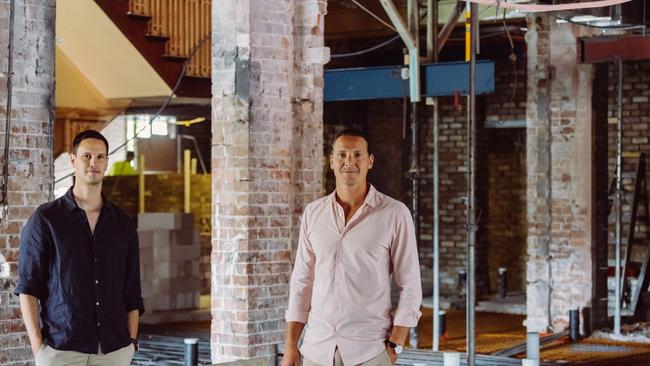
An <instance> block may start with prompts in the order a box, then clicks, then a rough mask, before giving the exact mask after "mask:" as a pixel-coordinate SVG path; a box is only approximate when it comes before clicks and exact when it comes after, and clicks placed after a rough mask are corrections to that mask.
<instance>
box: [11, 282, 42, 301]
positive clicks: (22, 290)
mask: <svg viewBox="0 0 650 366" xmlns="http://www.w3.org/2000/svg"><path fill="white" fill-rule="evenodd" d="M20 294H25V295H31V296H34V297H35V298H37V299H40V298H41V297H42V295H43V294H42V293H41V291H40V289H37V288H36V287H34V286H29V285H25V284H19V285H18V286H16V289H15V290H14V295H16V296H19V295H20Z"/></svg>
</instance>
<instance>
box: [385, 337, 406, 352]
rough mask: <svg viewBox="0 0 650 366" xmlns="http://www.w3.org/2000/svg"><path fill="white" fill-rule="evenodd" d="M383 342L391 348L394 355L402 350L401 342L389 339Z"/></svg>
mask: <svg viewBox="0 0 650 366" xmlns="http://www.w3.org/2000/svg"><path fill="white" fill-rule="evenodd" d="M384 343H385V344H386V346H388V347H390V348H392V349H393V351H394V352H395V354H396V355H399V354H400V353H402V351H404V347H402V345H401V344H397V343H393V342H391V341H390V339H387V340H385V341H384Z"/></svg>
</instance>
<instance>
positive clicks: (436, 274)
mask: <svg viewBox="0 0 650 366" xmlns="http://www.w3.org/2000/svg"><path fill="white" fill-rule="evenodd" d="M427 6H428V14H429V15H430V18H431V19H430V20H429V24H428V25H427V56H428V57H430V58H431V61H433V62H438V38H437V37H434V35H437V34H438V0H428V3H427ZM429 27H430V28H429ZM430 35H431V39H429V36H430ZM430 50H431V52H432V54H429V51H430ZM431 103H432V104H433V169H432V171H433V313H434V314H440V210H439V206H440V202H439V200H440V194H439V190H440V186H439V180H440V176H439V165H440V155H439V154H440V151H439V150H440V147H439V144H440V141H439V140H440V131H439V128H440V126H439V124H440V110H439V108H438V98H436V97H434V98H431ZM445 314H446V313H445ZM443 331H444V328H443V327H442V324H441V318H440V316H438V317H433V350H434V351H436V352H437V351H439V350H440V335H441V333H442V332H443ZM442 334H444V333H442Z"/></svg>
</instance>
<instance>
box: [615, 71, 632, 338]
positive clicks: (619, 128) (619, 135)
mask: <svg viewBox="0 0 650 366" xmlns="http://www.w3.org/2000/svg"><path fill="white" fill-rule="evenodd" d="M617 66H618V98H617V102H618V106H617V109H618V110H617V114H618V120H617V121H616V199H615V201H616V202H615V203H616V269H615V276H616V278H615V281H616V284H615V285H614V292H615V295H614V296H615V297H616V300H615V301H616V302H615V306H614V334H616V335H620V334H621V300H622V299H621V290H622V288H621V287H622V283H621V231H622V230H621V229H622V227H621V224H622V223H621V215H622V207H623V205H622V204H621V203H622V202H621V167H622V165H623V151H622V150H623V147H622V144H623V142H622V140H623V61H622V60H621V59H619V60H618V61H617ZM628 245H629V243H628Z"/></svg>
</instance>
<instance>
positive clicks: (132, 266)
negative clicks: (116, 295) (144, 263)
mask: <svg viewBox="0 0 650 366" xmlns="http://www.w3.org/2000/svg"><path fill="white" fill-rule="evenodd" d="M130 231H131V235H130V237H131V239H130V240H129V249H128V254H127V258H126V276H125V280H124V303H125V304H126V309H127V311H132V310H136V309H137V310H139V312H140V315H142V314H143V313H144V304H143V302H142V292H141V288H140V243H139V240H138V232H137V231H136V230H135V227H133V226H131V228H130Z"/></svg>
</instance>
